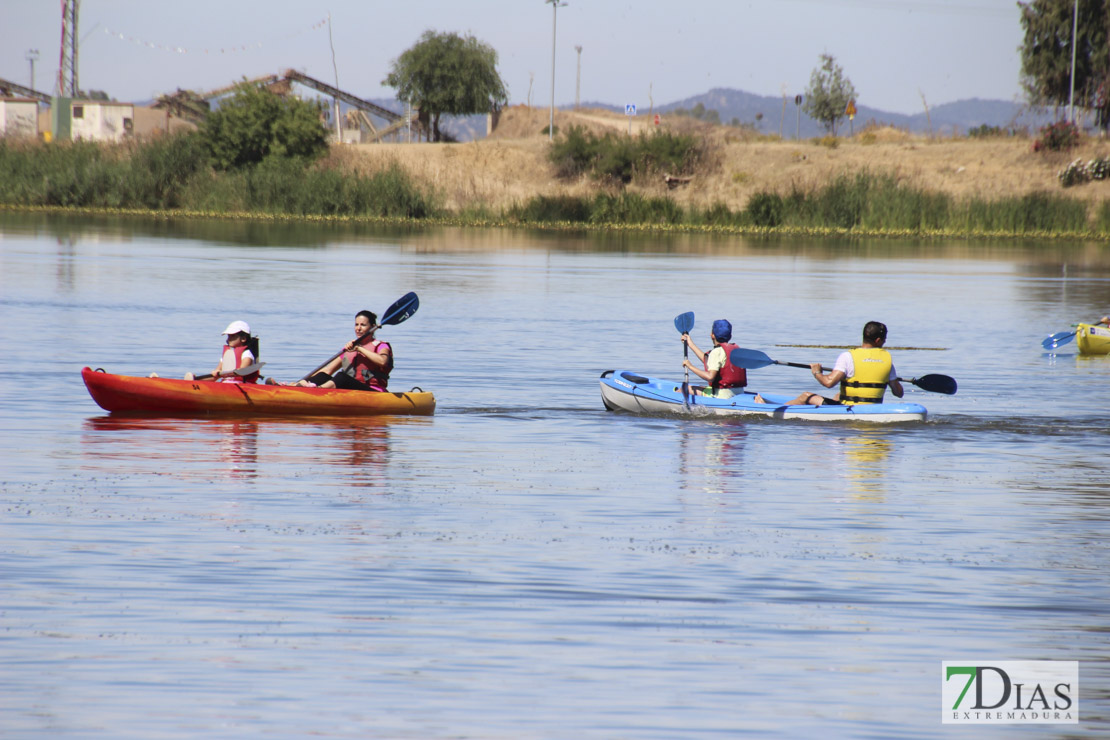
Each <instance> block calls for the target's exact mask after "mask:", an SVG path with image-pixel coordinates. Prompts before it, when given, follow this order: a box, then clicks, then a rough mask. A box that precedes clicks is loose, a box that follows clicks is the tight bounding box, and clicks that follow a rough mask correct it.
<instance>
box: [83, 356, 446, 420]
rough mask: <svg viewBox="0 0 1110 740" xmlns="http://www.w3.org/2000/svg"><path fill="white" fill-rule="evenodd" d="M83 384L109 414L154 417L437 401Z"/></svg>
mask: <svg viewBox="0 0 1110 740" xmlns="http://www.w3.org/2000/svg"><path fill="white" fill-rule="evenodd" d="M81 379H82V380H84V381H85V387H87V388H88V389H89V394H90V395H91V396H92V397H93V400H94V401H96V403H97V405H99V406H100V407H101V408H102V409H104V410H105V411H117V412H142V413H150V414H188V415H195V414H232V415H243V414H251V415H256V414H257V415H274V416H380V415H395V414H405V415H411V414H416V415H425V416H426V415H430V414H433V413H435V408H436V401H435V396H433V395H432V394H431V393H429V392H425V391H422V390H419V389H413V390H412V391H411V392H408V393H392V392H386V393H374V392H370V391H349V390H340V389H328V388H301V387H297V386H282V385H256V384H252V383H217V382H213V381H208V380H174V379H172V378H140V377H135V376H130V375H113V374H111V373H106V372H104V371H103V370H92V369H90V368H87V367H86V368H84V369H82V370H81Z"/></svg>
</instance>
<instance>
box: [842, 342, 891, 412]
mask: <svg viewBox="0 0 1110 740" xmlns="http://www.w3.org/2000/svg"><path fill="white" fill-rule="evenodd" d="M848 351H849V352H851V353H852V364H853V365H855V374H854V375H852V377H850V378H845V379H844V380H842V381H840V402H841V403H843V404H847V405H852V404H857V403H882V401H883V394H885V393H886V384H887V381H888V380H889V379H890V368H891V366H892V365H893V362H892V361H891V359H890V353H889V352H887V351H886V350H885V349H880V348H878V347H872V348H869V349H864V348H862V347H859V348H856V349H852V350H848Z"/></svg>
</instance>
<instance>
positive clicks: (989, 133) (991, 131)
mask: <svg viewBox="0 0 1110 740" xmlns="http://www.w3.org/2000/svg"><path fill="white" fill-rule="evenodd" d="M1012 135H1013V134H1012V133H1011V132H1008V131H1004V130H1003V129H1002V128H1001V127H1000V126H989V125H987V124H985V123H982V124H979V125H978V126H975V127H973V128H969V129H968V130H967V137H968V138H969V139H990V138H995V137H999V136H1012Z"/></svg>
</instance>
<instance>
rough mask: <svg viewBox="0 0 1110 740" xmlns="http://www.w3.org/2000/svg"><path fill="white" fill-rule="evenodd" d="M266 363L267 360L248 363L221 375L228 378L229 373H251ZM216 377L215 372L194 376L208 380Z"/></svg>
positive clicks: (240, 374) (194, 378)
mask: <svg viewBox="0 0 1110 740" xmlns="http://www.w3.org/2000/svg"><path fill="white" fill-rule="evenodd" d="M265 364H266V363H265V362H256V363H254V364H253V365H247V366H246V367H237V368H235V369H234V370H232V371H231V372H230V373H225V374H224V375H221V376H220V377H223V378H226V377H227V376H228V375H239V376H242V375H250V374H251V373H256V372H258V371H259V370H261V369H262V366H263V365H265ZM214 377H216V375H215V373H205V374H204V375H197V376H194V377H193V380H208V379H209V378H214Z"/></svg>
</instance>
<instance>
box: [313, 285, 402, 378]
mask: <svg viewBox="0 0 1110 740" xmlns="http://www.w3.org/2000/svg"><path fill="white" fill-rule="evenodd" d="M418 308H420V299H419V298H418V297H417V296H416V293H405V294H404V295H403V296H401V297H400V298H398V299H397V300H396V301H395V302H394V303H393V305H392V306H390V307H389V308H387V309H386V310H385V313H384V314H382V320H381V323H378V324H375V325H374V326H372V327H370V328H369V329H368V330H367V331H366V333H365V334H363V335H362V337H361V338H360V340H359V341H360V342H361V340H362V338H366V337H369V336H370V334H371V333H373V332H374V331H375V330H377V329H380V328H381V327H383V326H393V325H394V324H400V323H401V322H402V321H404V320H405V319H407V318H409V317H410V316H412V315H413V314H414V313H416V309H418ZM346 351H347V350H346V349H341V350H339V351H338V352H336V353H335V354H334V355H332V356H331V357H329V358H328V359H326V360H324V361H323V362H321V363H320V365H319V366H318V367H317V368H316V369H315V370H313V371H312V372H310V373H309V374H308V375H306V376H304V377H303V378H301V380H308V379H309V378H311V377H312V376H313V375H315V374H316V373H318V372H320V371H321V370H323V369H324V367H325V366H326V365H327V364H328V363H329V362H331V361H332V360H334V359H335V358H336V357H339V355H341V354H343V353H344V352H346Z"/></svg>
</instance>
